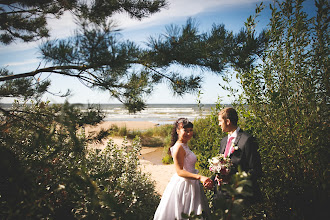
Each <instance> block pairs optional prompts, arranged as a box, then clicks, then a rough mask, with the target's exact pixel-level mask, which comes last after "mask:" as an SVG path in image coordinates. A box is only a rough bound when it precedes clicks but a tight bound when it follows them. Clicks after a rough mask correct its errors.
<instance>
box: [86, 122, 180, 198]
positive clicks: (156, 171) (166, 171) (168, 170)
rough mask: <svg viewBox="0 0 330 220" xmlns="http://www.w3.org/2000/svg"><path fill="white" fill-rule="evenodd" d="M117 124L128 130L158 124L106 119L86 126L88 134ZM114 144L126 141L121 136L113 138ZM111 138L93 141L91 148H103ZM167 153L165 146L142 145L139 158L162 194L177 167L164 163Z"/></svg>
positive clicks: (143, 169)
mask: <svg viewBox="0 0 330 220" xmlns="http://www.w3.org/2000/svg"><path fill="white" fill-rule="evenodd" d="M113 125H116V126H118V127H126V128H127V129H128V130H145V129H149V128H153V127H155V126H157V125H156V124H155V123H152V122H147V121H120V122H114V121H106V122H102V123H100V124H98V125H95V126H87V127H86V128H85V132H86V135H88V134H92V133H95V132H99V131H101V129H103V130H107V129H109V128H111V126H113ZM111 139H112V141H113V142H114V144H116V145H118V146H121V145H122V142H123V141H124V139H123V138H120V137H112V138H111ZM109 140H110V138H108V139H105V140H103V141H102V143H93V144H92V145H90V146H89V147H90V148H94V149H100V150H103V149H104V148H105V147H106V145H107V143H108V141H109ZM164 155H165V152H164V151H163V147H142V149H141V152H140V155H139V159H140V168H141V170H142V172H145V173H148V174H150V178H151V179H152V180H153V181H155V187H156V192H157V193H159V194H160V195H162V194H163V192H164V190H165V188H166V185H167V184H168V182H169V181H170V179H171V177H172V176H173V174H174V173H175V168H174V165H173V164H170V165H166V164H163V163H162V158H163V156H164Z"/></svg>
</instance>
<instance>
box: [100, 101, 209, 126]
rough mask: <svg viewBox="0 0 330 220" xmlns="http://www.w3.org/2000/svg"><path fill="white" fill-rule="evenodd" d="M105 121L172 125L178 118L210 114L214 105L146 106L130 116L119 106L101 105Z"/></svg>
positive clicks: (193, 118) (191, 118)
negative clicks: (148, 122)
mask: <svg viewBox="0 0 330 220" xmlns="http://www.w3.org/2000/svg"><path fill="white" fill-rule="evenodd" d="M100 108H101V109H102V110H103V111H104V112H105V115H106V116H105V118H104V120H105V121H150V122H153V123H156V124H172V123H173V122H174V121H176V120H177V119H178V118H188V119H189V120H190V121H194V120H195V119H196V118H200V117H205V116H206V115H209V114H211V111H212V109H213V108H215V104H204V105H197V104H148V105H147V108H145V109H144V110H142V111H141V112H137V113H135V114H131V113H129V112H128V110H127V109H125V107H124V106H123V105H121V104H101V105H100Z"/></svg>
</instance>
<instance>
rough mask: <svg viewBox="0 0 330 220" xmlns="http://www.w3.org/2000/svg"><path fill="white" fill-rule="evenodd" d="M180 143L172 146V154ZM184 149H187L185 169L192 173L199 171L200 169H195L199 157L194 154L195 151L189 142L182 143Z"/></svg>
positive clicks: (184, 162)
mask: <svg viewBox="0 0 330 220" xmlns="http://www.w3.org/2000/svg"><path fill="white" fill-rule="evenodd" d="M179 145H180V144H177V143H176V144H175V145H174V146H173V147H171V154H172V155H173V152H174V150H175V149H176V148H177V147H178V146H179ZM181 145H182V147H183V149H184V150H185V151H186V156H185V157H184V161H183V169H184V170H187V171H189V172H191V173H198V170H196V169H195V163H196V162H197V157H196V155H195V154H194V152H192V151H191V150H190V149H189V146H188V144H183V143H182V144H181Z"/></svg>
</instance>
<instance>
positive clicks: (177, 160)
mask: <svg viewBox="0 0 330 220" xmlns="http://www.w3.org/2000/svg"><path fill="white" fill-rule="evenodd" d="M185 155H186V151H185V150H184V149H183V147H182V145H179V146H178V147H177V149H176V150H175V151H174V152H173V161H174V166H175V170H176V173H177V174H178V176H181V177H185V178H189V179H197V180H200V181H201V182H202V183H203V185H204V186H207V185H209V184H212V180H211V179H210V178H208V177H206V176H202V175H199V174H195V173H191V172H188V171H186V170H184V169H183V163H184V157H185Z"/></svg>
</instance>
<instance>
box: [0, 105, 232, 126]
mask: <svg viewBox="0 0 330 220" xmlns="http://www.w3.org/2000/svg"><path fill="white" fill-rule="evenodd" d="M51 104H54V103H51ZM56 104H58V103H56ZM70 104H73V105H77V107H79V108H81V109H82V111H84V110H85V109H86V108H88V106H91V105H94V106H99V107H100V109H101V110H102V111H103V112H104V113H105V118H104V119H103V120H104V121H149V122H153V123H155V124H159V125H161V124H171V123H173V122H174V121H175V120H177V119H178V118H188V119H189V120H190V121H194V120H195V119H197V118H203V117H205V116H207V115H210V114H211V112H212V109H214V108H215V106H216V104H196V103H194V104H174V103H164V104H151V103H149V104H147V106H146V108H145V109H144V110H142V111H140V112H137V113H134V114H133V113H129V112H128V110H127V109H126V108H125V106H124V105H123V104H120V103H116V104H109V103H105V104H99V103H94V104H92V103H89V104H86V103H84V104H83V103H70ZM223 105H225V106H229V104H223ZM0 106H3V108H10V106H11V104H5V103H0Z"/></svg>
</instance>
